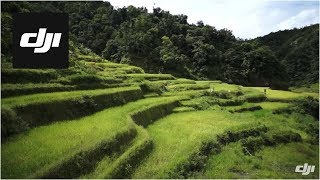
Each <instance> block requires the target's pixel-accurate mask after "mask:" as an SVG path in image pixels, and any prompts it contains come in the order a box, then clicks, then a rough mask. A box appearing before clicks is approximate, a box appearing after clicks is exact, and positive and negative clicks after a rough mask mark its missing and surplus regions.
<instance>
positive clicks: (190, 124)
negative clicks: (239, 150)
mask: <svg viewBox="0 0 320 180" xmlns="http://www.w3.org/2000/svg"><path fill="white" fill-rule="evenodd" d="M249 124H251V125H250V126H254V118H252V117H251V118H248V117H247V116H246V115H245V116H244V117H243V118H242V117H241V116H231V115H230V114H229V113H228V112H223V111H196V112H183V113H177V114H172V115H169V116H167V117H165V118H162V119H160V120H158V121H157V122H156V123H154V124H153V125H150V126H149V127H148V128H147V130H148V132H149V133H150V136H151V137H152V138H153V140H154V146H155V148H154V151H153V152H152V153H151V155H150V156H149V158H148V159H147V160H146V161H145V162H144V163H143V164H142V165H141V166H140V167H139V168H138V169H137V171H136V172H135V173H134V175H133V178H168V177H169V173H170V171H172V170H173V169H174V168H175V167H176V165H177V164H179V163H180V162H183V161H186V159H187V158H188V156H190V155H191V154H192V153H193V152H195V151H197V150H198V148H199V147H200V145H201V143H202V142H204V141H205V140H208V139H213V138H214V137H215V135H217V134H219V133H223V132H224V131H225V130H226V129H230V128H235V127H237V126H244V125H248V126H249Z"/></svg>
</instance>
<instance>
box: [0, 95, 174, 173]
mask: <svg viewBox="0 0 320 180" xmlns="http://www.w3.org/2000/svg"><path fill="white" fill-rule="evenodd" d="M169 100H172V97H165V98H149V99H143V100H140V101H137V102H132V103H128V104H127V105H124V106H121V107H115V108H110V109H106V110H104V111H101V112H98V113H96V114H93V115H92V116H86V117H83V118H80V119H79V120H76V121H67V122H59V123H55V124H52V125H49V126H42V127H38V128H35V129H32V130H30V131H29V132H28V133H27V134H20V135H17V136H15V137H13V138H12V139H10V141H8V142H6V143H4V144H2V146H1V152H2V167H1V168H2V177H4V178H18V177H20V178H21V177H34V176H35V175H38V174H42V173H44V172H46V171H48V170H49V169H50V168H52V167H54V166H57V165H58V164H59V163H61V162H62V161H65V160H66V159H68V158H70V157H71V156H73V155H75V154H77V153H79V152H82V151H85V150H87V149H90V148H94V147H95V146H97V145H98V144H99V143H101V142H102V141H111V140H112V138H114V136H115V135H116V134H118V133H119V132H121V131H124V130H128V129H129V128H130V127H131V128H132V125H133V124H132V123H133V122H132V121H131V120H130V121H128V118H127V115H128V113H129V112H132V111H136V110H139V109H141V108H142V107H144V106H148V105H151V104H155V105H156V104H159V103H161V102H167V101H169Z"/></svg>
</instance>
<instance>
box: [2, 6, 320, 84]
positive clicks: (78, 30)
mask: <svg viewBox="0 0 320 180" xmlns="http://www.w3.org/2000/svg"><path fill="white" fill-rule="evenodd" d="M1 5H2V6H1V10H2V18H1V28H2V31H1V35H2V39H1V46H2V52H1V57H2V60H3V61H10V60H11V58H10V57H11V49H12V44H11V38H12V33H11V31H12V30H11V25H12V24H11V23H12V13H17V12H66V13H69V19H70V22H69V23H70V37H71V40H72V42H74V43H75V44H72V46H81V48H80V49H82V50H84V51H86V48H89V49H91V50H92V51H93V52H95V53H96V54H98V55H102V56H103V57H104V58H106V59H108V60H112V61H114V62H121V63H127V64H133V65H137V66H140V67H142V68H143V69H144V70H145V71H146V72H152V73H171V74H173V75H175V76H178V77H187V78H193V79H220V80H223V81H228V82H232V83H237V84H242V85H252V86H266V85H269V86H271V87H273V88H280V89H287V88H288V86H301V85H305V84H312V83H316V82H317V81H318V74H319V70H318V62H319V61H318V50H319V49H318V43H319V35H318V31H319V27H318V25H313V26H310V27H305V28H302V29H294V30H286V31H281V32H276V33H270V34H269V35H266V36H264V37H259V38H256V39H254V40H249V41H247V40H246V41H244V40H241V39H237V38H235V36H234V35H233V34H232V32H231V31H230V30H227V29H221V30H217V29H216V28H215V27H213V26H209V25H205V24H204V23H203V22H202V21H199V22H198V23H197V24H189V23H188V22H187V16H186V15H172V14H170V13H169V12H168V11H164V10H162V9H160V8H154V9H153V12H151V13H148V11H147V9H145V8H136V7H133V6H129V7H124V8H118V9H115V8H114V7H113V6H112V5H111V4H110V3H109V2H102V1H98V2H2V3H1ZM71 49H72V47H71ZM77 58H78V59H82V60H85V59H86V57H85V56H83V57H77ZM96 61H99V58H97V59H96ZM71 64H72V65H74V64H73V63H71Z"/></svg>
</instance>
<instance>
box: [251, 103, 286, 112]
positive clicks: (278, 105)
mask: <svg viewBox="0 0 320 180" xmlns="http://www.w3.org/2000/svg"><path fill="white" fill-rule="evenodd" d="M255 104H258V105H260V106H261V107H262V108H263V109H268V110H275V109H281V108H286V107H289V106H291V105H292V104H290V103H284V102H260V103H255Z"/></svg>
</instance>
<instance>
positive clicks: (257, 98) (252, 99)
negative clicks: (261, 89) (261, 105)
mask: <svg viewBox="0 0 320 180" xmlns="http://www.w3.org/2000/svg"><path fill="white" fill-rule="evenodd" d="M245 99H246V100H247V101H248V102H261V101H265V100H266V99H267V97H266V95H264V94H252V95H245Z"/></svg>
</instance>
